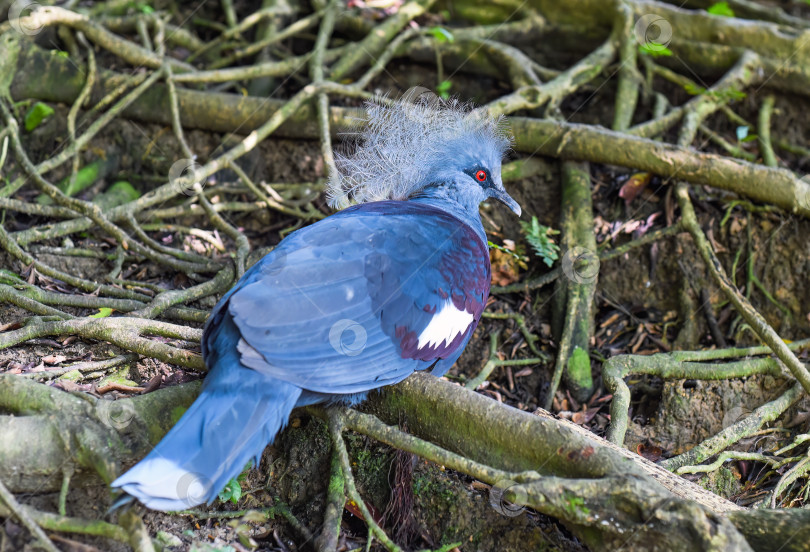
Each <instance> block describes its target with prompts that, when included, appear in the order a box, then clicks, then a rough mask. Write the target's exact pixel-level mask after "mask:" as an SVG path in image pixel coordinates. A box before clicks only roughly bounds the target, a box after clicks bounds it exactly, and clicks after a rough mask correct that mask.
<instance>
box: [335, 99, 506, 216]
mask: <svg viewBox="0 0 810 552" xmlns="http://www.w3.org/2000/svg"><path fill="white" fill-rule="evenodd" d="M366 112H367V117H366V119H365V121H364V122H365V126H364V127H363V129H362V130H361V132H360V133H359V135H358V136H359V140H358V142H357V144H356V147H355V150H354V152H353V153H352V154H350V155H337V156H336V159H335V160H336V164H337V167H338V171H337V173H336V174H332V175H331V176H330V180H329V197H330V203H331V204H332V205H333V206H335V207H345V206H347V205H348V204H350V203H352V202H355V203H365V202H369V201H381V200H386V199H396V200H406V199H412V198H417V197H425V196H431V197H437V198H445V199H447V200H448V201H451V202H454V203H457V204H461V205H463V206H465V207H466V208H467V209H469V210H473V209H474V210H475V212H476V215H477V211H478V204H479V203H481V202H482V201H485V200H486V199H488V198H495V199H498V200H500V201H502V202H503V203H504V204H506V205H507V206H508V207H509V208H510V209H512V211H514V212H515V213H516V214H517V215H518V216H520V212H521V209H520V205H518V203H517V202H516V201H515V200H514V199H512V198H511V197H510V196H509V194H507V193H506V190H505V189H504V186H503V181H502V180H501V160H502V159H503V156H504V154H505V153H506V150H507V149H508V148H509V146H510V144H511V140H510V137H509V134H508V133H507V130H506V128H505V125H504V124H503V121H502V119H500V118H498V119H494V118H491V117H488V116H486V115H485V114H482V113H479V112H477V111H472V110H471V109H470V107H469V106H468V105H465V104H461V103H459V102H458V101H455V100H441V99H439V98H437V97H435V96H430V97H426V95H423V96H420V97H418V98H417V99H416V101H415V102H410V101H407V100H404V101H397V102H393V103H391V104H389V105H385V104H383V103H382V102H375V103H368V104H367V105H366Z"/></svg>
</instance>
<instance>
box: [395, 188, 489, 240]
mask: <svg viewBox="0 0 810 552" xmlns="http://www.w3.org/2000/svg"><path fill="white" fill-rule="evenodd" d="M410 201H416V202H419V203H425V204H427V205H430V206H432V207H436V208H438V209H441V210H442V211H446V212H448V213H450V214H451V215H453V216H454V217H456V218H458V219H460V220H461V221H462V222H465V223H466V224H467V225H468V226H469V227H470V228H472V229H473V230H475V233H476V234H477V235H478V237H479V238H481V241H482V242H483V243H487V236H486V233H485V232H484V226H483V225H482V224H481V215H480V213H479V212H478V205H479V200H478V199H477V198H473V197H469V196H468V195H467V194H461V193H458V190H455V189H454V187H453V186H450V185H446V184H431V185H430V186H427V187H425V188H424V189H423V190H421V191H420V192H419V193H418V194H417V195H416V196H414V197H412V198H411V199H410Z"/></svg>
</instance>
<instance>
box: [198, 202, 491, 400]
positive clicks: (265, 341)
mask: <svg viewBox="0 0 810 552" xmlns="http://www.w3.org/2000/svg"><path fill="white" fill-rule="evenodd" d="M489 277H490V275H489V257H488V254H487V250H486V248H485V246H484V244H483V243H482V242H481V240H480V239H479V238H478V237H477V236H476V235H475V233H474V232H473V231H472V230H471V229H470V228H469V227H468V226H466V225H465V224H463V223H462V222H461V221H459V220H458V219H455V218H454V217H451V216H450V215H447V214H444V213H443V212H441V211H437V210H435V209H432V208H429V207H421V206H418V205H412V204H411V205H409V204H408V203H403V202H380V203H376V204H375V203H372V204H364V205H360V206H358V207H355V208H351V209H347V210H345V211H343V212H341V213H339V214H338V215H335V216H332V217H329V218H328V219H325V220H323V221H321V222H319V223H316V224H314V225H312V226H309V227H307V228H304V229H303V230H300V231H298V232H297V233H295V234H293V235H291V236H290V237H289V238H287V240H285V241H284V242H283V245H282V247H280V248H277V249H276V250H275V251H273V252H272V253H271V254H270V255H268V256H267V257H265V259H263V260H262V261H260V262H259V263H258V264H257V265H256V266H254V267H253V268H252V269H251V271H250V272H249V274H247V275H246V278H244V279H243V280H242V282H241V284H242V285H241V286H240V287H239V289H236V290H233V291H232V292H231V294H230V297H229V299H228V301H227V304H226V306H225V307H224V308H225V309H227V311H226V312H215V313H214V314H212V319H214V318H215V317H221V316H223V315H226V314H227V315H230V316H231V317H232V318H233V320H234V322H235V323H236V326H237V327H238V328H239V332H240V334H241V340H240V342H239V345H238V347H239V352H240V354H241V362H242V364H244V365H245V366H248V367H250V368H253V369H255V370H257V371H260V372H263V373H266V374H268V375H271V376H273V377H276V378H278V379H281V380H284V381H287V382H289V383H293V384H295V385H298V386H300V387H302V388H304V389H308V390H311V391H317V392H324V393H354V392H360V391H366V390H368V389H372V388H376V387H379V386H382V385H387V384H390V383H395V382H397V381H400V380H402V379H404V378H405V377H407V376H408V375H410V374H411V372H413V371H414V370H418V369H424V368H427V367H429V366H430V365H431V364H433V363H434V362H435V361H436V360H437V359H440V358H448V357H452V356H453V354H454V353H455V352H456V351H458V350H459V348H460V347H462V346H463V344H464V343H466V341H467V339H469V335H470V334H471V333H472V331H473V330H474V329H475V326H476V324H477V322H478V319H479V318H480V315H481V312H482V311H483V308H484V304H485V302H486V298H487V293H488V289H489Z"/></svg>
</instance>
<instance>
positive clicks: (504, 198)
mask: <svg viewBox="0 0 810 552" xmlns="http://www.w3.org/2000/svg"><path fill="white" fill-rule="evenodd" d="M492 197H494V198H495V199H497V200H498V201H500V202H502V203H503V204H504V205H506V206H507V207H509V208H510V209H512V211H513V212H514V213H515V214H516V215H517V216H520V213H521V212H522V210H521V208H520V205H518V202H517V201H515V200H514V199H512V196H510V195H509V194H507V193H506V190H505V189H503V187H500V188H495V190H494V191H493V193H492Z"/></svg>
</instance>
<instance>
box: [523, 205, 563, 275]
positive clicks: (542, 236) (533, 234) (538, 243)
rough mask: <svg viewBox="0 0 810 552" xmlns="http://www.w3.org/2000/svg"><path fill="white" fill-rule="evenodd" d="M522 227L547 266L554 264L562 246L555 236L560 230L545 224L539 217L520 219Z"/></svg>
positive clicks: (530, 243)
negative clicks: (529, 220) (528, 220)
mask: <svg viewBox="0 0 810 552" xmlns="http://www.w3.org/2000/svg"><path fill="white" fill-rule="evenodd" d="M520 227H521V228H522V229H523V233H524V234H525V235H526V241H527V242H529V245H530V246H531V247H532V249H533V250H534V252H535V254H536V255H537V256H538V257H540V258H541V259H542V260H543V262H544V263H546V266H549V267H550V266H551V265H553V264H554V261H556V260H557V259H558V258H559V257H560V256H559V252H560V246H559V245H557V244H556V243H554V238H553V236H554V235H555V234H559V233H560V231H559V230H554V229H553V228H549V227H548V226H543V225H542V224H540V222H539V221H538V220H537V217H532V220H531V222H526V221H520Z"/></svg>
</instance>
